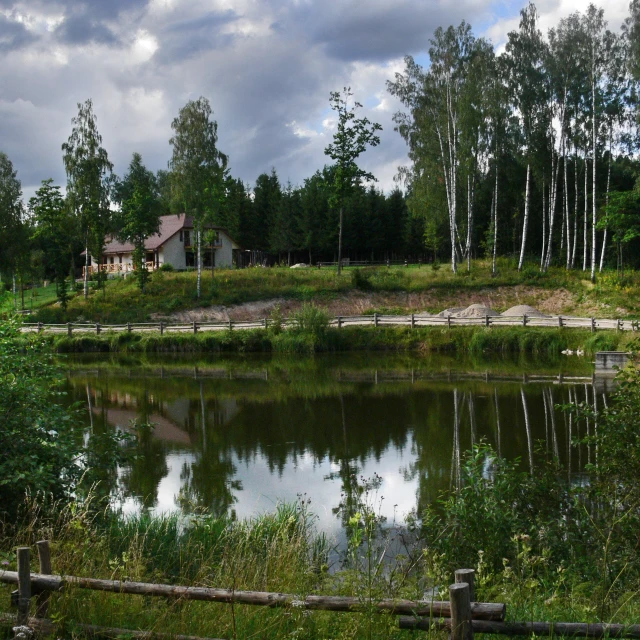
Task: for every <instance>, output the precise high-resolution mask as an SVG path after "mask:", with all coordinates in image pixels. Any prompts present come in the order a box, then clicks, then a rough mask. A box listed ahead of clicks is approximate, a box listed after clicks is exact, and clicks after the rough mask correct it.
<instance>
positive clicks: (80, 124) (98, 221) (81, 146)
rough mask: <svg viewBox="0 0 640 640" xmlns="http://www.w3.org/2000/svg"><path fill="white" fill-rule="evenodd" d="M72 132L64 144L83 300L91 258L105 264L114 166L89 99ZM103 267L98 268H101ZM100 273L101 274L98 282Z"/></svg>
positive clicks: (82, 108) (86, 294)
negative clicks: (79, 242)
mask: <svg viewBox="0 0 640 640" xmlns="http://www.w3.org/2000/svg"><path fill="white" fill-rule="evenodd" d="M71 124H72V125H73V129H72V130H71V135H70V136H69V139H68V140H67V142H65V143H64V144H63V145H62V151H63V161H64V168H65V171H66V172H67V200H68V202H69V206H70V208H71V211H73V212H74V214H75V215H76V216H77V218H78V221H79V226H80V228H81V229H82V234H83V236H84V245H85V270H84V297H85V298H86V297H87V296H88V295H89V268H90V266H91V257H90V256H93V257H94V258H95V259H96V262H97V263H98V265H101V264H102V252H103V250H104V240H105V236H106V235H107V233H108V232H109V231H110V223H111V206H110V196H111V190H112V186H113V176H112V171H113V165H112V164H111V162H110V161H109V156H108V155H107V152H106V150H105V149H104V148H103V146H102V136H101V135H100V133H99V132H98V124H97V119H96V116H95V114H94V113H93V102H92V101H91V100H90V99H89V100H87V101H85V102H84V103H78V115H77V116H75V117H74V118H72V119H71ZM99 268H100V266H99V267H98V269H99ZM100 281H101V272H100V271H98V282H100Z"/></svg>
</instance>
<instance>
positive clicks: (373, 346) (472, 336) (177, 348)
mask: <svg viewBox="0 0 640 640" xmlns="http://www.w3.org/2000/svg"><path fill="white" fill-rule="evenodd" d="M45 340H47V341H48V342H49V343H50V344H51V346H52V347H53V348H54V349H55V350H56V351H57V352H58V353H91V352H99V353H225V352H230V353H234V352H235V353H261V352H262V353H270V352H271V353H314V352H326V351H336V352H339V351H364V350H371V351H419V352H431V351H442V352H459V353H470V354H480V353H499V352H505V353H507V352H508V353H532V354H540V355H557V354H559V353H560V352H561V351H563V350H565V349H572V350H576V349H584V351H585V353H587V354H591V353H595V352H596V351H607V350H617V349H623V348H626V347H627V345H628V344H629V342H630V341H631V340H632V335H631V334H629V333H618V332H614V331H601V332H597V333H595V334H592V333H591V332H589V331H587V330H581V329H555V328H522V327H493V328H489V329H487V328H485V327H455V328H453V329H442V328H440V327H419V328H415V329H410V328H408V327H378V328H375V327H345V328H342V329H335V328H327V327H325V328H322V329H321V330H319V331H316V332H314V331H308V330H288V331H281V332H273V331H271V330H269V329H267V330H265V329H253V330H236V331H210V332H201V333H199V334H196V335H193V334H187V333H183V334H164V335H160V333H151V332H149V333H144V334H143V333H134V332H132V333H103V334H100V335H84V336H83V335H75V336H72V337H68V336H66V335H51V334H49V335H47V334H45Z"/></svg>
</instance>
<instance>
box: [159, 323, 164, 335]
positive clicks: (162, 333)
mask: <svg viewBox="0 0 640 640" xmlns="http://www.w3.org/2000/svg"><path fill="white" fill-rule="evenodd" d="M160 335H164V322H162V320H161V321H160Z"/></svg>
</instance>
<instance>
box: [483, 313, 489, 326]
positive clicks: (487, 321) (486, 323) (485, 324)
mask: <svg viewBox="0 0 640 640" xmlns="http://www.w3.org/2000/svg"><path fill="white" fill-rule="evenodd" d="M484 326H485V327H488V326H489V316H488V315H486V316H485V317H484Z"/></svg>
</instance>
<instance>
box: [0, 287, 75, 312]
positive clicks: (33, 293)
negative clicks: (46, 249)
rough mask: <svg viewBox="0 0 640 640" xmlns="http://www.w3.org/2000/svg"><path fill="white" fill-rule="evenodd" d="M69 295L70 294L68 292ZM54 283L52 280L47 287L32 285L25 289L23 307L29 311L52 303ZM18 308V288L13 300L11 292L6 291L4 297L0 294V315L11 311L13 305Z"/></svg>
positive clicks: (54, 294)
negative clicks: (30, 287)
mask: <svg viewBox="0 0 640 640" xmlns="http://www.w3.org/2000/svg"><path fill="white" fill-rule="evenodd" d="M69 295H70V296H71V295H72V294H69ZM57 299H58V298H57V296H56V285H55V283H54V282H52V283H51V284H49V286H47V287H34V288H33V289H25V292H24V307H25V309H27V310H29V311H33V310H39V309H41V308H42V307H47V306H50V305H52V304H53V303H55V302H56V300H57ZM16 305H17V308H18V309H20V307H21V305H22V300H21V296H20V290H19V289H18V291H17V293H16V297H15V300H14V297H13V292H7V294H6V296H5V297H2V296H0V315H2V314H6V313H11V312H12V311H13V310H14V308H15V306H16Z"/></svg>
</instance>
